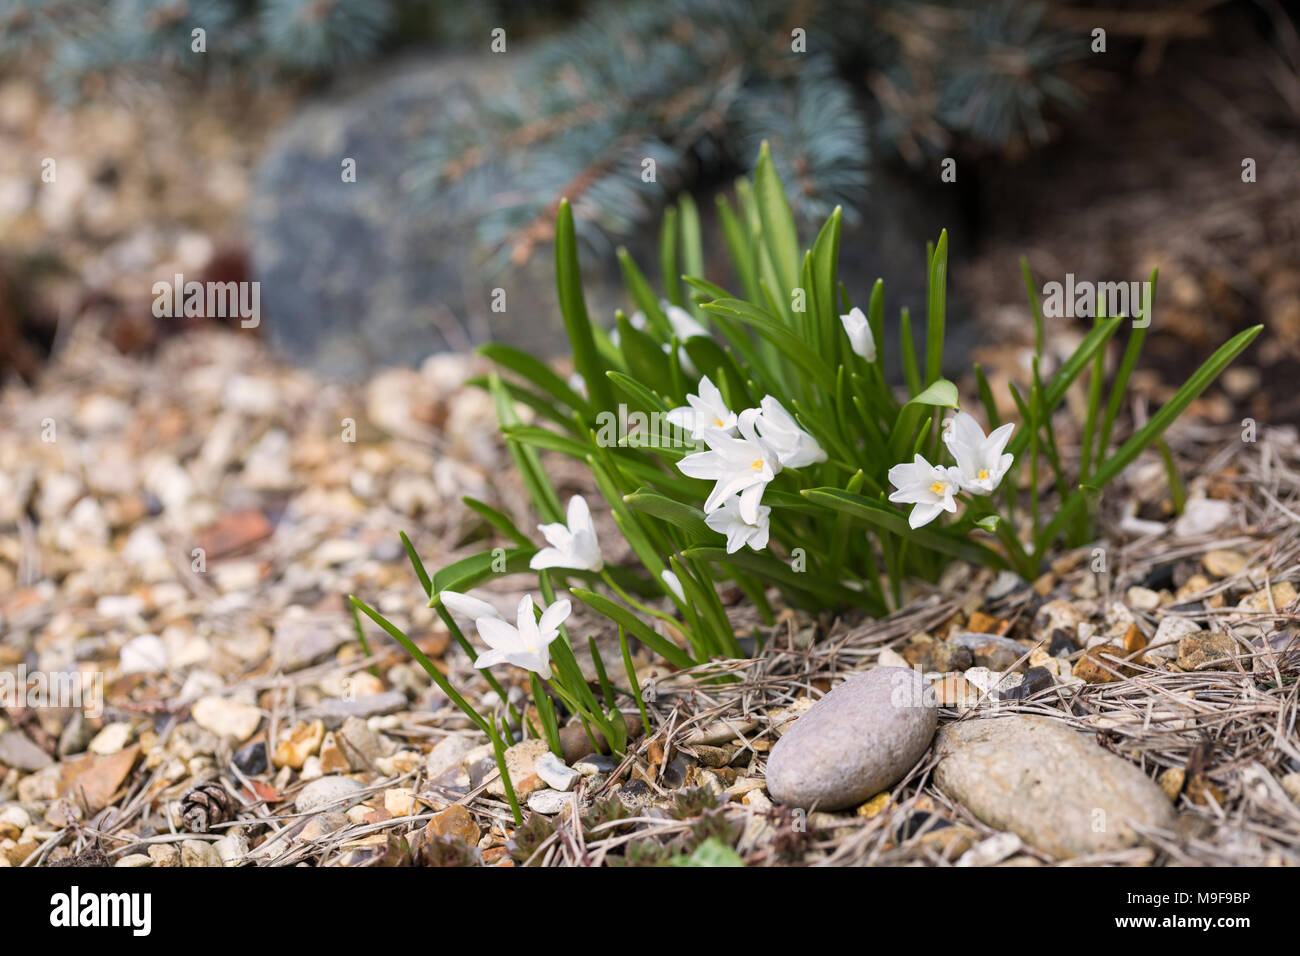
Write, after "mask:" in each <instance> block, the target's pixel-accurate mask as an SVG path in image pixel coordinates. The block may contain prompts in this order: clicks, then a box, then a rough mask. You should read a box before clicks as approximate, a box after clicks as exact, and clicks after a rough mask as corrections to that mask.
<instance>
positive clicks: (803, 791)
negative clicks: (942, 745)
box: [767, 667, 939, 810]
mask: <svg viewBox="0 0 1300 956" xmlns="http://www.w3.org/2000/svg"><path fill="white" fill-rule="evenodd" d="M938 719H939V718H938V710H937V705H936V701H935V696H934V690H933V688H931V687H930V685H929V684H927V683H926V681H925V679H924V678H923V677H922V676H921V675H920V674H919V673H917V672H916V671H913V670H911V669H910V668H906V667H877V668H875V669H873V670H870V671H867V672H866V673H864V674H859V675H857V676H854V677H851V678H849V679H848V680H847V681H845V682H844V683H843V684H841V685H840V686H839V687H836V688H835V689H834V690H832V691H831V692H830V693H829V694H827V695H826V696H825V697H824V698H822V699H821V700H819V701H818V702H817V703H816V704H814V705H813V706H812V707H811V708H810V709H809V711H808V712H807V713H806V714H804V715H803V716H802V717H800V718H798V719H797V720H796V721H795V722H794V724H793V726H791V727H790V729H789V730H787V731H786V732H785V734H784V735H783V736H782V737H781V739H780V740H778V741H777V742H776V746H774V747H773V748H772V754H771V756H770V757H769V758H768V761H767V790H768V793H770V794H771V795H772V799H774V800H776V801H777V802H779V803H784V804H787V805H789V806H796V807H803V808H804V809H810V808H812V807H814V806H815V807H816V809H818V810H839V809H842V808H844V807H849V806H853V805H854V804H858V803H861V802H862V801H864V800H866V799H867V798H868V797H871V796H874V795H875V794H877V793H879V792H880V791H882V790H884V789H885V788H886V787H890V786H892V785H893V784H895V783H897V782H898V781H899V780H901V779H902V778H903V776H904V775H905V774H906V773H907V771H908V770H910V769H911V768H912V767H913V766H914V765H915V764H916V761H917V760H919V759H920V757H921V755H922V754H924V753H925V750H926V748H927V747H928V746H929V745H930V740H931V738H933V737H934V731H935V726H936V725H937V722H938Z"/></svg>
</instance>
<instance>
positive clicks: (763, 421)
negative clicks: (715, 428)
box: [742, 395, 826, 468]
mask: <svg viewBox="0 0 1300 956" xmlns="http://www.w3.org/2000/svg"><path fill="white" fill-rule="evenodd" d="M759 406H760V407H759V409H758V414H757V416H755V423H756V424H757V425H758V434H759V435H760V436H761V437H762V439H763V441H765V442H767V443H768V444H769V445H770V446H771V447H772V450H773V451H775V452H776V457H777V459H778V460H779V461H780V462H781V466H782V467H783V468H802V467H803V466H804V465H814V464H816V463H817V462H819V461H825V460H826V452H825V451H823V450H822V446H821V445H819V444H817V439H815V438H813V437H812V435H809V434H808V433H807V432H806V431H804V430H803V429H802V428H800V427H799V423H798V422H796V421H795V420H794V416H793V415H791V414H790V413H789V412H787V411H786V410H785V406H784V405H782V404H781V403H780V402H778V401H777V400H776V399H775V398H773V397H772V396H771V395H767V396H764V398H763V401H762V402H760V403H759ZM742 414H748V413H742Z"/></svg>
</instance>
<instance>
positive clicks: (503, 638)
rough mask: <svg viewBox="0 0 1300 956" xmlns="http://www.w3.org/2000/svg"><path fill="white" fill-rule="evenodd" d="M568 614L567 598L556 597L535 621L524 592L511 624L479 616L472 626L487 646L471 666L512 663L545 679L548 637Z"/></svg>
mask: <svg viewBox="0 0 1300 956" xmlns="http://www.w3.org/2000/svg"><path fill="white" fill-rule="evenodd" d="M568 616H569V602H568V601H564V600H560V601H556V602H555V603H554V604H552V605H551V606H550V607H548V608H546V609H545V610H544V611H543V612H542V619H541V620H540V621H539V620H538V619H537V616H536V615H535V614H534V613H533V597H532V595H531V594H525V595H524V596H523V597H522V598H521V599H520V601H519V611H518V614H517V615H516V620H515V626H514V627H511V626H510V624H509V623H507V622H506V621H504V620H502V619H501V618H500V617H480V618H479V619H478V620H476V621H475V622H474V626H475V627H477V628H478V634H479V637H481V638H483V640H484V642H485V643H486V644H487V646H488V650H486V651H484V652H483V653H481V654H479V656H478V660H477V661H475V662H474V666H475V667H491V666H492V665H493V664H503V663H504V664H514V665H515V666H516V667H522V668H524V669H525V670H530V671H532V672H533V673H535V674H538V675H539V676H541V677H542V678H544V679H549V678H550V676H551V641H553V640H555V639H556V638H557V637H559V636H560V630H559V628H560V625H561V624H563V623H564V620H565V618H567V617H568Z"/></svg>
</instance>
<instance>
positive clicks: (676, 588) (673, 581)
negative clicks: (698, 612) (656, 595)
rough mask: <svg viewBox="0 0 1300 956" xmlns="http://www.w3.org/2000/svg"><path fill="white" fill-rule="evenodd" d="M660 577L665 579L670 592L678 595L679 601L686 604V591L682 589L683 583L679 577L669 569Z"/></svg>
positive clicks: (660, 574)
mask: <svg viewBox="0 0 1300 956" xmlns="http://www.w3.org/2000/svg"><path fill="white" fill-rule="evenodd" d="M659 577H660V578H661V579H663V582H664V584H666V585H668V590H670V591H672V592H673V594H675V595H677V600H679V601H681V602H682V603H683V604H685V603H686V591H685V589H683V588H682V582H681V581H680V580H678V578H677V575H675V574H673V572H671V571H669V570H668V569H667V568H664V570H663V571H661V572H660V573H659Z"/></svg>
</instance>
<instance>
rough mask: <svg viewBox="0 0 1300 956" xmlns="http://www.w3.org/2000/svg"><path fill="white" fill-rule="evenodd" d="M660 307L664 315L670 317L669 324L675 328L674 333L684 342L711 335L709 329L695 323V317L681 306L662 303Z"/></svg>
mask: <svg viewBox="0 0 1300 956" xmlns="http://www.w3.org/2000/svg"><path fill="white" fill-rule="evenodd" d="M659 305H660V306H661V307H662V308H663V310H664V315H665V316H667V317H668V324H669V325H671V326H672V327H673V333H674V334H675V335H676V336H677V337H678V338H679V339H681V340H682V341H683V342H685V341H686V340H687V339H689V338H693V337H695V336H697V335H708V334H709V331H708V329H706V328H705V327H704V326H702V325H700V323H698V322H696V321H695V316H693V315H691V314H690V313H689V312H687V311H686V310H685V309H683V308H681V307H680V306H676V305H673V304H672V303H671V302H660V303H659Z"/></svg>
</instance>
